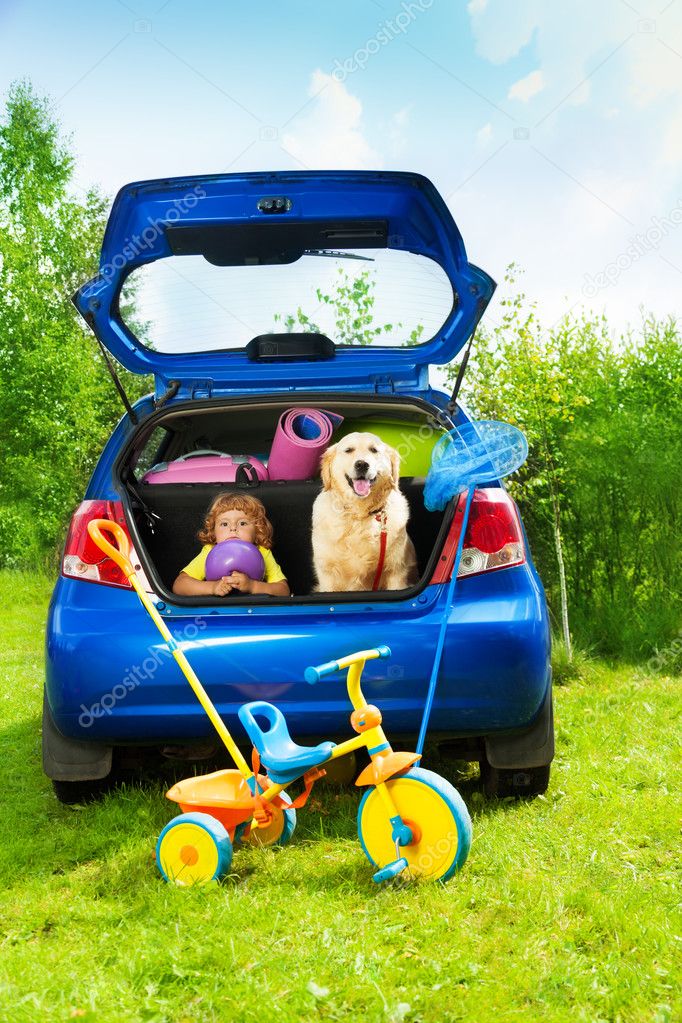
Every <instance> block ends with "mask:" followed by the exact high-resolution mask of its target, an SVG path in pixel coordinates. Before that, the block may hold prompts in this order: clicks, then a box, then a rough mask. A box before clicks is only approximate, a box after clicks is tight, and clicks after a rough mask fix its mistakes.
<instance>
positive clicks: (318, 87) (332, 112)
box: [282, 69, 409, 169]
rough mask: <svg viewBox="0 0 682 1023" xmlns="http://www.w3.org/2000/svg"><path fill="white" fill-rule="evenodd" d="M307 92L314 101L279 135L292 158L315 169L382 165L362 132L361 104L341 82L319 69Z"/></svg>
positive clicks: (314, 73)
mask: <svg viewBox="0 0 682 1023" xmlns="http://www.w3.org/2000/svg"><path fill="white" fill-rule="evenodd" d="M308 94H309V95H310V96H312V97H314V99H313V102H312V103H311V104H310V105H309V106H308V107H307V108H306V109H305V110H304V111H303V113H301V114H300V115H299V116H298V117H297V118H296V119H295V121H294V122H293V126H292V128H291V130H290V131H289V132H285V133H284V134H283V135H282V146H283V148H284V149H285V150H286V151H287V152H288V153H290V154H291V156H293V157H294V159H295V160H297V161H299V162H300V163H301V164H303V166H304V167H314V168H316V169H337V168H338V169H351V168H359V169H365V168H381V167H382V166H383V160H382V158H381V156H380V155H379V153H378V152H376V150H374V149H373V148H372V146H371V145H370V144H369V142H368V141H367V139H366V138H365V136H364V134H363V132H362V103H361V102H360V100H359V99H358V98H357V96H353V95H352V94H351V93H350V92H349V91H348V90H347V88H346V86H345V84H344V83H343V82H339V81H337V80H336V79H335V78H334V77H333V76H332V75H328V74H325V73H324V72H323V71H320V70H319V69H318V70H317V71H314V72H313V74H312V76H311V79H310V87H309V89H308ZM408 109H409V108H405V110H406V111H407V110H408ZM400 113H401V112H399V114H400ZM397 116H398V115H397ZM406 118H407V113H405V114H404V120H406Z"/></svg>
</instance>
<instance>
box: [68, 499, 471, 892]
mask: <svg viewBox="0 0 682 1023" xmlns="http://www.w3.org/2000/svg"><path fill="white" fill-rule="evenodd" d="M102 530H105V531H106V532H108V533H110V534H111V535H112V536H113V537H114V538H115V540H116V543H117V545H118V546H117V547H114V546H113V545H112V544H111V543H109V541H108V540H106V539H105V538H104V536H103V535H102ZM88 531H89V533H90V536H91V537H92V539H93V540H94V542H95V543H96V544H97V545H98V546H99V547H100V548H101V550H102V551H103V552H104V553H105V554H107V555H108V556H109V557H111V558H112V559H113V560H114V561H115V562H116V563H117V564H118V565H119V567H120V568H121V569H122V570H123V572H124V573H125V574H126V576H127V577H128V579H129V580H130V582H131V585H132V586H133V587H134V589H135V590H136V592H137V594H138V596H139V598H140V600H141V601H142V603H143V605H144V606H145V608H146V610H147V611H148V612H149V614H150V616H151V617H152V619H153V621H154V623H155V624H156V626H157V628H158V629H159V631H160V632H161V634H162V635H163V637H164V639H165V640H166V642H167V643H168V646H169V648H170V650H171V652H172V654H173V657H174V658H175V660H176V661H177V662H178V664H179V666H180V667H181V669H182V671H183V673H184V674H185V676H186V678H187V680H188V682H189V683H190V685H191V686H192V689H193V690H194V692H195V694H196V696H197V698H198V699H199V701H200V703H201V705H202V706H203V708H204V710H205V711H206V713H207V714H208V716H209V718H210V719H211V721H212V723H213V725H214V727H215V728H216V731H217V732H218V734H219V735H220V737H221V739H222V741H223V742H224V744H225V746H226V747H227V749H228V750H229V752H230V754H231V755H232V757H233V759H234V761H235V763H236V765H237V768H238V770H236V771H235V770H224V771H216V772H214V773H213V774H207V775H203V776H198V777H194V778H187V779H185V780H184V781H181V782H178V783H177V784H176V785H174V786H173V787H172V788H171V789H169V791H168V792H167V793H166V795H167V797H168V799H171V800H173V801H174V802H176V803H178V804H179V805H180V807H181V809H182V810H183V813H181V814H180V815H179V816H178V817H175V818H174V819H173V820H172V821H170V822H169V823H168V824H167V825H166V827H165V828H164V829H163V831H162V832H161V835H160V836H159V840H158V843H157V847H156V858H157V863H158V867H159V870H160V871H161V874H162V875H163V877H164V878H165V879H166V880H167V881H172V882H174V883H175V884H178V885H191V884H197V883H201V882H204V881H210V880H217V879H219V878H221V877H223V876H224V875H225V874H227V873H228V871H229V869H230V864H231V862H232V847H233V844H234V843H236V842H238V841H240V840H241V841H250V842H253V843H255V844H260V845H273V844H275V843H278V844H284V843H285V842H287V841H288V840H289V838H290V837H291V835H292V834H293V831H294V828H295V826H296V810H297V809H298V808H299V807H301V806H303V805H304V804H305V802H306V800H307V799H308V796H309V794H310V791H311V789H312V786H313V784H314V783H315V781H316V780H317V779H318V778H320V777H322V775H323V774H324V765H325V764H328V763H329V762H330V761H332V760H336V759H338V758H339V757H342V756H344V755H345V754H346V753H351V752H353V751H354V750H357V749H361V748H362V747H365V748H366V749H367V752H368V754H369V757H370V763H369V764H368V765H367V767H365V769H364V770H363V771H362V773H361V774H360V776H359V777H358V779H357V781H356V783H355V784H356V785H359V786H367V791H366V792H365V794H364V795H363V797H362V800H361V801H360V806H359V809H358V837H359V839H360V844H361V846H362V849H363V852H364V853H365V855H366V856H367V859H368V860H369V861H370V863H372V864H373V866H375V867H376V868H377V870H376V872H375V873H374V875H373V877H374V880H375V881H376V882H381V881H386V880H389V879H390V878H393V877H396V876H397V875H399V874H402V873H403V872H406V873H409V875H411V876H414V877H424V878H428V879H429V880H441V881H445V880H447V878H449V877H450V876H451V875H452V874H454V873H455V871H457V870H459V868H460V867H461V866H462V865H463V864H464V861H465V860H466V858H467V855H468V852H469V848H470V845H471V821H470V818H469V814H468V811H467V808H466V806H465V804H464V802H463V800H462V798H461V796H460V795H459V793H458V792H457V790H456V789H455V788H453V786H452V785H451V784H450V783H449V782H448V781H446V780H445V779H444V778H441V777H440V776H439V775H437V774H434V773H433V772H432V771H427V770H424V769H423V768H421V767H418V766H416V764H417V763H418V761H419V760H420V755H419V754H418V753H399V752H394V751H393V750H392V749H391V746H390V743H389V742H388V740H387V738H386V736H385V734H384V731H383V729H382V727H381V713H380V711H379V709H378V708H377V707H374V706H372V705H371V704H367V701H366V700H365V697H364V696H363V693H362V690H361V688H360V680H361V676H362V671H363V668H364V666H365V663H366V662H367V661H369V660H373V659H376V658H385V657H390V653H391V652H390V650H389V648H388V647H387V646H379V647H376V648H375V649H372V650H361V651H359V652H357V653H354V654H349V655H348V656H346V657H342V658H339V660H337V661H330V662H329V663H328V664H322V665H319V666H318V667H310V668H306V670H305V674H304V677H305V680H306V682H308V683H310V684H311V685H314V684H316V683H318V682H319V681H320V680H321V679H322V678H324V677H325V676H327V675H332V674H334V673H336V672H338V671H342V670H343V669H345V668H347V669H348V675H347V678H346V685H347V687H348V697H349V699H350V702H351V703H352V705H353V708H354V710H353V712H352V714H351V716H350V723H351V726H352V728H353V730H354V731H355V732H357V733H358V734H357V735H356V736H355V737H354V738H352V739H348V740H347V741H346V742H342V743H340V744H338V745H336V744H335V743H333V742H322V743H320V744H319V745H317V746H299V745H297V744H296V743H295V742H294V741H293V740H292V738H291V736H290V735H289V730H288V728H287V724H286V721H285V719H284V716H283V714H282V713H281V711H279V710H278V709H277V707H274V706H273V705H272V704H270V703H265V702H263V701H260V700H259V701H256V702H254V703H246V704H244V705H243V706H242V707H241V708H240V710H239V719H240V721H241V723H242V724H243V726H244V728H245V730H246V732H247V734H248V736H249V738H250V740H251V742H252V743H253V746H254V749H253V758H252V767H253V770H252V769H251V768H249V766H248V764H247V763H246V761H245V759H244V757H243V756H242V754H241V752H240V751H239V749H238V747H237V745H236V744H235V742H234V740H233V738H232V736H231V735H230V733H229V731H228V729H227V728H226V726H225V723H224V721H223V720H222V718H221V717H220V715H219V714H218V712H217V710H216V709H215V707H214V706H213V704H212V702H211V700H210V699H209V697H208V694H207V693H206V690H205V689H204V688H203V686H202V684H201V682H200V681H199V679H198V678H197V676H196V675H195V673H194V671H193V669H192V667H191V665H190V664H189V662H188V661H187V659H186V657H185V655H184V654H183V652H182V650H180V648H179V647H178V645H177V644H176V642H175V640H174V639H173V637H172V635H171V633H170V632H169V631H168V628H167V627H166V624H165V622H164V621H163V619H162V618H161V617H160V615H159V614H158V612H157V610H156V608H155V607H154V606H153V604H152V603H151V601H150V600H149V598H148V596H147V594H146V593H145V591H144V590H143V589H142V587H141V585H140V583H139V580H138V579H137V576H136V574H135V571H134V569H133V566H132V564H131V563H130V559H129V557H128V553H129V546H128V539H127V536H126V534H125V533H124V532H123V530H122V529H121V528H120V527H119V526H118V525H117V524H116V523H115V522H111V521H109V520H108V519H96V520H94V521H92V522H90V523H89V524H88ZM261 765H262V767H263V768H264V771H265V772H266V773H261V771H260V767H261ZM299 779H300V780H302V782H303V786H304V788H303V791H302V792H301V794H300V795H299V796H298V797H297V798H296V799H294V800H293V801H292V799H291V798H290V797H289V795H288V794H287V793H286V791H285V789H286V788H287V786H289V785H291V784H292V783H293V782H296V781H298V780H299Z"/></svg>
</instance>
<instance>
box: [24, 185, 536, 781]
mask: <svg viewBox="0 0 682 1023" xmlns="http://www.w3.org/2000/svg"><path fill="white" fill-rule="evenodd" d="M494 287H495V285H494V282H493V281H492V280H491V278H490V277H489V276H488V275H487V274H486V273H485V272H483V271H482V270H480V269H478V268H477V267H476V266H473V265H472V264H471V263H469V262H468V260H467V256H466V252H465V249H464V245H463V242H462V238H461V236H460V233H459V231H458V229H457V226H456V224H455V222H454V220H453V219H452V216H451V214H450V212H449V210H448V208H447V207H446V205H445V203H444V201H443V199H442V198H441V196H440V195H439V194H438V192H437V191H436V189H435V188H434V186H433V185H432V184H431V182H429V181H428V180H427V179H426V178H424V177H422V176H420V175H417V174H409V173H393V172H391V173H388V172H386V173H384V172H368V171H338V172H336V171H329V172H318V171H314V172H313V171H310V172H308V171H305V172H296V173H289V172H286V173H251V174H239V175H237V174H235V175H232V174H224V175H214V176H207V177H190V178H175V179H164V180H158V181H143V182H137V183H135V184H130V185H127V186H125V187H124V188H123V189H122V190H121V191H120V192H119V194H118V195H117V197H116V199H115V201H114V204H113V207H112V210H111V215H110V217H109V222H108V225H107V229H106V233H105V236H104V241H103V245H102V254H101V261H100V270H99V273H98V275H97V276H96V277H95V278H94V279H93V280H91V281H89V282H88V283H86V284H84V285H83V287H81V288H80V289H79V291H78V292H77V293H76V295H75V296H74V301H75V304H76V306H77V308H78V310H79V312H80V313H81V315H82V316H83V317H84V319H85V320H86V322H87V323H88V325H89V326H90V327H91V329H92V330H93V331H94V333H95V334H96V337H97V339H98V341H99V343H100V345H101V346H102V350H103V354H104V355H105V357H106V358H107V361H108V363H109V367H110V370H111V372H112V375H113V376H114V379H115V382H116V384H117V386H118V388H119V391H120V393H121V397H122V400H123V403H124V405H125V409H126V410H125V414H124V415H123V417H122V418H121V420H120V422H119V423H118V425H117V426H116V428H115V429H114V431H113V433H112V435H111V437H110V438H109V440H108V442H107V444H106V446H105V448H104V450H103V452H102V455H101V457H100V459H99V462H98V464H97V466H96V468H95V471H94V473H93V475H92V478H91V480H90V483H89V485H88V488H87V490H86V492H85V494H84V495H83V501H82V503H81V504H80V505H79V507H78V508H77V509H76V510H75V512H74V514H73V518H72V521H71V526H70V530H69V533H68V537H67V540H66V544H65V548H64V553H63V558H62V567H61V574H60V577H59V579H58V580H57V583H56V586H55V589H54V594H53V596H52V601H51V604H50V610H49V618H48V623H47V657H46V664H47V669H46V683H45V699H44V716H43V763H44V770H45V772H46V774H47V775H48V777H50V778H51V779H52V780H53V783H54V787H55V791H56V793H57V796H58V797H59V798H60V799H61V800H63V801H74V800H79V799H83V798H85V797H87V795H88V794H89V793H93V792H96V791H98V790H100V789H101V788H102V786H103V785H104V784H105V783H106V780H107V779H108V778H112V777H114V775H115V769H116V765H117V762H118V760H119V758H121V757H122V756H126V757H130V756H131V751H133V752H134V751H135V750H137V751H138V752H140V753H143V752H144V755H145V756H147V755H148V751H156V750H158V751H162V750H165V751H166V753H168V750H169V748H170V750H171V752H172V751H173V750H174V749H176V748H177V747H184V748H185V749H189V750H191V749H192V748H198V746H199V745H201V744H205V743H206V742H207V741H208V740H210V739H211V737H212V730H211V725H210V723H209V721H208V719H207V718H206V716H205V714H204V713H203V711H202V709H201V707H200V706H199V705H198V703H197V701H196V700H195V697H194V695H193V694H192V692H191V690H190V688H189V686H188V685H187V682H186V681H185V679H184V677H183V675H182V674H181V672H180V671H179V670H178V668H177V665H176V664H175V662H174V661H173V659H172V657H171V656H170V655H169V653H168V651H167V649H166V648H165V645H164V643H163V641H162V640H161V638H160V636H159V634H158V633H157V631H156V629H155V627H154V625H153V623H152V622H151V621H150V620H149V618H148V616H147V615H146V614H145V613H144V611H143V610H142V608H141V605H140V603H139V600H138V598H137V596H136V595H135V593H134V591H133V590H132V589H131V587H130V585H129V583H128V582H127V580H126V578H125V577H124V576H123V575H122V573H121V572H120V571H119V570H118V569H117V567H116V566H115V565H114V564H113V563H112V562H111V561H109V560H107V559H104V558H103V557H102V554H101V552H100V551H99V550H98V549H97V548H96V547H95V546H94V545H93V543H92V541H91V540H90V538H89V536H88V532H87V524H88V522H89V521H90V520H91V519H93V518H101V517H106V518H111V519H113V520H115V521H116V522H118V523H120V525H121V526H122V527H123V528H124V529H125V530H126V531H127V533H128V535H129V537H130V541H131V544H132V549H133V552H134V564H135V565H137V566H138V567H139V574H140V575H141V577H142V579H143V581H144V586H145V587H146V589H147V591H148V592H149V594H150V595H151V598H152V600H153V602H154V603H155V605H156V607H157V608H158V609H159V611H160V613H161V614H162V616H163V618H164V620H165V622H166V624H167V626H168V628H169V629H170V631H171V633H172V634H173V635H174V637H175V638H176V640H177V642H178V643H180V644H181V645H182V647H183V649H184V651H185V653H186V654H187V657H188V658H189V660H190V661H191V663H192V665H193V667H194V669H195V671H196V672H197V674H198V676H199V678H200V679H201V680H202V682H203V684H204V686H205V687H206V688H207V690H208V692H209V693H210V695H211V697H212V699H213V701H214V702H215V704H216V706H217V707H218V710H219V712H220V714H221V715H222V716H223V717H224V719H225V721H226V722H227V724H228V727H229V728H230V729H231V730H232V732H233V734H234V735H235V736H236V737H242V738H243V739H244V743H245V745H246V737H245V736H243V735H242V730H241V728H240V726H239V723H238V719H237V710H238V708H239V706H240V705H241V704H242V703H244V702H247V701H250V700H260V699H264V700H269V701H272V702H274V703H275V704H277V706H278V707H280V708H281V710H282V711H283V712H284V714H285V716H286V718H287V721H288V723H289V728H290V730H291V733H292V735H294V736H295V737H296V738H297V739H298V740H299V741H301V742H304V743H306V742H308V743H312V742H316V741H319V740H320V739H322V738H325V739H336V738H340V737H342V736H345V735H347V734H348V720H347V714H348V707H347V700H346V695H345V690H344V689H343V686H342V685H341V686H339V684H337V683H336V682H333V681H332V682H330V683H329V684H326V685H320V686H317V687H315V688H314V689H313V688H311V687H310V686H308V685H307V684H306V683H305V681H304V677H303V675H304V669H305V668H306V667H307V666H308V665H311V664H318V663H322V662H326V661H330V660H332V659H334V658H337V657H340V656H342V655H343V654H345V653H348V652H350V651H353V650H358V649H363V648H371V647H375V646H378V645H381V644H386V645H388V646H389V647H390V648H391V651H392V656H391V658H390V660H387V661H385V660H376V661H372V662H370V663H369V664H368V665H367V669H366V673H365V690H366V693H367V695H368V698H369V699H370V700H371V702H373V703H376V704H377V705H378V706H379V707H380V708H381V710H382V713H383V715H384V725H385V727H386V730H387V732H388V734H389V735H390V736H391V738H392V739H393V740H395V743H396V744H399V745H402V746H408V748H409V743H410V742H411V743H414V741H415V738H416V736H417V734H418V733H419V730H420V726H421V723H422V719H423V712H424V707H425V703H426V699H427V693H428V688H429V680H430V678H431V674H432V669H433V665H434V661H435V659H436V651H437V644H438V639H439V635H440V633H441V626H442V625H443V623H446V624H445V633H444V646H443V649H442V659H441V660H440V663H439V665H438V671H437V682H436V689H435V699H434V703H433V709H432V713H431V717H430V721H429V728H428V733H427V744H428V745H427V749H428V748H433V747H438V748H439V750H440V752H441V754H442V755H444V756H449V757H452V758H454V759H458V760H466V759H468V760H471V761H478V762H479V764H480V767H481V776H482V780H483V785H484V788H485V790H486V792H487V793H489V794H491V795H498V796H503V795H526V796H532V795H535V794H537V793H540V792H543V791H544V790H545V789H546V787H547V784H548V780H549V770H550V763H551V760H552V757H553V753H554V727H553V717H552V689H551V671H550V659H549V653H550V636H549V628H548V620H547V609H546V603H545V597H544V592H543V588H542V584H541V582H540V580H539V578H538V575H537V573H536V570H535V568H534V566H533V563H532V560H531V556H530V551H529V549H528V543H527V540H526V537H525V534H524V530H523V526H522V523H521V520H520V517H519V513H518V510H517V508H516V506H515V505H514V502H513V501H512V500H511V498H510V497H509V495H508V494H507V492H506V490H505V489H504V487H503V486H502V485H501V484H500V483H499V481H498V482H493V483H490V484H487V485H485V486H481V487H479V488H478V489H477V490H476V492H475V494H474V498H473V501H472V504H471V509H470V514H469V517H468V520H467V521H466V525H465V532H464V538H463V547H462V551H461V558H460V559H459V561H458V563H457V577H456V581H455V584H454V590H452V591H450V587H449V583H450V580H451V576H452V572H453V567H454V565H455V560H456V559H455V554H456V550H457V547H458V541H459V540H460V528H461V525H462V507H463V504H462V500H463V499H462V498H459V499H453V500H452V501H451V502H450V503H449V504H448V505H447V507H446V508H445V509H444V510H443V511H436V512H434V511H428V510H427V509H426V508H425V505H424V500H423V490H424V477H425V475H426V472H427V471H428V466H429V464H430V455H431V450H432V448H433V445H434V444H435V443H436V442H437V440H438V438H439V437H441V436H442V435H443V434H444V433H445V432H447V431H449V430H450V429H452V428H453V426H457V425H462V424H463V423H466V422H467V421H468V416H467V412H466V409H465V408H463V407H462V406H461V404H460V403H459V402H458V401H457V400H456V396H453V395H452V394H451V393H449V389H444V385H443V383H442V382H440V383H439V374H440V375H442V371H440V370H439V369H438V367H442V366H445V365H446V364H448V363H450V362H451V361H452V360H453V359H454V358H455V357H456V356H457V354H458V353H459V352H460V351H462V349H463V348H464V346H465V345H466V344H467V342H468V341H469V339H470V337H471V336H472V333H473V331H474V330H475V327H476V324H477V323H478V321H479V319H480V317H481V315H482V313H483V311H484V310H485V307H486V305H487V304H488V302H489V301H490V298H491V296H492V294H493V291H494ZM114 360H115V362H116V363H118V364H120V365H121V366H123V367H125V368H126V369H127V370H130V371H132V372H133V373H139V374H148V375H150V376H151V377H153V388H154V390H153V393H150V394H149V395H147V396H146V397H144V398H142V399H140V400H138V401H136V402H134V403H132V404H131V403H130V402H129V401H128V399H127V397H126V395H125V388H124V387H123V385H122V384H121V382H120V379H119V377H118V375H117V374H116V369H115V362H114ZM310 410H315V411H319V412H322V411H323V412H324V413H325V414H326V415H328V416H330V417H331V419H332V421H333V422H334V424H335V432H334V434H333V437H332V442H333V441H335V440H337V439H339V438H341V437H343V436H344V435H345V434H347V433H349V432H353V431H356V430H360V431H369V432H372V433H375V434H376V435H378V436H379V437H380V438H381V439H382V440H385V441H386V443H388V444H390V445H391V446H393V447H394V448H395V449H396V450H397V451H398V453H399V455H400V457H401V466H402V468H401V477H400V488H401V490H402V492H403V493H404V494H405V496H406V498H407V501H408V503H409V507H410V520H409V523H408V532H409V534H410V537H411V539H412V541H413V543H414V547H415V549H416V554H417V561H418V571H419V580H418V582H417V583H416V584H415V585H413V586H410V587H409V588H408V589H403V590H384V591H382V590H376V591H367V592H351V593H319V592H316V590H315V577H314V571H313V558H312V547H311V511H312V505H313V502H314V500H315V497H316V496H317V494H318V493H319V492H320V489H321V483H320V480H319V476H317V475H316V474H313V476H312V478H288V479H284V480H282V479H269V478H267V475H268V474H267V472H265V473H262V472H261V473H260V474H259V473H257V472H256V470H255V469H254V466H257V465H260V466H266V468H267V463H268V459H269V455H270V451H271V448H272V444H273V440H274V438H275V435H276V433H277V431H278V429H279V427H280V425H281V421H282V417H283V416H284V414H285V413H292V414H293V417H294V422H296V421H297V417H298V420H300V422H301V423H304V424H305V422H306V421H308V420H309V417H310ZM306 416H307V417H308V420H307V419H306ZM301 437H305V431H303V433H302V434H301ZM226 456H230V457H229V458H226ZM221 457H222V459H223V460H224V462H225V464H227V463H228V462H229V463H230V464H233V465H234V477H233V478H232V479H231V480H230V481H229V482H228V483H226V482H225V481H224V478H222V479H214V478H206V477H202V476H201V474H199V475H198V476H197V477H196V478H194V477H192V479H189V478H188V475H191V474H187V473H185V471H184V469H185V468H187V466H188V465H189V466H191V463H192V461H193V459H197V460H198V461H197V464H198V462H199V461H201V462H202V463H205V462H206V461H208V462H209V463H210V462H211V460H212V459H213V460H214V461H219V460H220V459H221ZM221 464H222V463H221ZM178 466H180V467H182V468H183V471H181V472H180V475H177V474H176V475H175V476H174V472H173V470H174V469H177V467H178ZM292 475H294V476H295V475H297V474H296V473H293V474H292ZM301 475H304V476H305V473H300V472H299V473H298V476H299V477H300V476H301ZM228 477H229V470H228ZM261 477H264V478H261ZM174 480H180V482H175V481H174ZM225 489H231V490H232V489H234V490H237V491H240V490H244V492H248V493H250V494H253V495H254V496H256V497H258V498H259V499H261V500H262V502H263V503H264V505H265V507H266V509H267V513H268V517H269V518H270V520H271V522H272V523H273V526H274V553H275V555H276V558H277V561H278V563H279V564H280V566H281V567H282V570H283V572H284V574H285V575H286V577H287V579H288V581H289V586H290V589H291V595H290V596H288V597H281V596H260V595H259V596H243V595H240V594H239V593H232V594H230V595H229V596H228V597H206V596H201V597H196V596H192V597H189V596H178V595H176V594H174V593H173V588H172V587H173V581H174V579H175V578H176V576H177V574H178V573H179V572H180V571H181V570H182V569H183V568H184V566H186V565H187V564H188V562H190V561H191V560H192V558H193V557H194V556H195V555H196V554H197V553H198V551H199V546H200V545H199V543H198V541H197V538H196V537H197V531H198V530H199V528H200V527H201V525H202V523H203V519H204V516H205V514H206V510H207V508H208V506H209V504H210V502H211V501H212V499H213V498H214V497H215V496H216V494H218V493H219V492H221V491H223V490H225Z"/></svg>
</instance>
